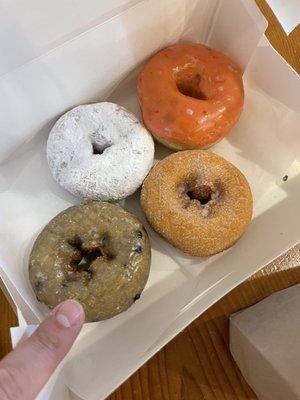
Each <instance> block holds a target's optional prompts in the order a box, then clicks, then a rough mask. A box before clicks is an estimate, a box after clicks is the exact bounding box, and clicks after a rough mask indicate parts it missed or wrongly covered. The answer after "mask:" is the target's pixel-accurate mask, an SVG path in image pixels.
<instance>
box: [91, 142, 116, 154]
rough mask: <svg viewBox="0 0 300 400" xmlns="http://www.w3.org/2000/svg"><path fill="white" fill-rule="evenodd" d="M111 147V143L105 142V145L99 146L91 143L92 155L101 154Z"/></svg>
mask: <svg viewBox="0 0 300 400" xmlns="http://www.w3.org/2000/svg"><path fill="white" fill-rule="evenodd" d="M111 146H112V143H110V142H107V143H105V144H101V145H100V144H99V143H92V147H93V154H103V153H104V151H105V150H106V149H108V148H109V147H111Z"/></svg>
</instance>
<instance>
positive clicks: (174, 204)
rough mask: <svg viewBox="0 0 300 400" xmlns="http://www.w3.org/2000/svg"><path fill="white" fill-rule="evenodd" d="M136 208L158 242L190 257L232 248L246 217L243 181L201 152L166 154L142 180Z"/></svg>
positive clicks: (248, 209) (248, 217)
mask: <svg viewBox="0 0 300 400" xmlns="http://www.w3.org/2000/svg"><path fill="white" fill-rule="evenodd" d="M141 205H142V208H143V210H144V212H145V214H146V217H147V219H148V221H149V223H150V225H151V226H152V228H153V229H154V230H155V231H157V232H158V233H159V234H160V235H161V236H162V237H164V238H165V239H166V240H167V241H168V242H170V243H171V244H172V245H174V246H175V247H178V248H179V249H181V250H183V251H184V252H186V253H189V254H191V255H193V256H200V257H204V256H209V255H212V254H215V253H218V252H220V251H223V250H225V249H227V248H229V247H230V246H232V245H233V244H234V243H235V242H236V241H237V240H238V239H239V238H240V237H241V236H242V235H243V233H244V232H245V230H246V229H247V227H248V225H249V222H250V220H251V216H252V194H251V190H250V187H249V184H248V182H247V180H246V178H245V177H244V175H243V174H242V173H241V172H240V171H239V170H238V169H237V168H236V167H235V166H233V165H232V164H231V163H229V162H228V161H226V160H225V159H224V158H222V157H220V156H218V155H216V154H212V153H210V152H207V151H202V150H189V151H183V152H178V153H174V154H171V155H170V156H168V157H166V158H165V159H163V160H162V161H160V162H159V163H158V164H156V165H155V167H153V169H152V170H151V172H150V174H149V175H148V177H147V178H146V180H145V182H144V184H143V188H142V193H141Z"/></svg>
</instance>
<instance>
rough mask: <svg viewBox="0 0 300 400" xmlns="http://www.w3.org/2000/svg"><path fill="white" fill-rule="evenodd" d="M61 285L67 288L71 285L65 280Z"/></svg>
mask: <svg viewBox="0 0 300 400" xmlns="http://www.w3.org/2000/svg"><path fill="white" fill-rule="evenodd" d="M61 287H63V288H67V287H69V285H68V284H67V283H65V282H63V283H62V284H61Z"/></svg>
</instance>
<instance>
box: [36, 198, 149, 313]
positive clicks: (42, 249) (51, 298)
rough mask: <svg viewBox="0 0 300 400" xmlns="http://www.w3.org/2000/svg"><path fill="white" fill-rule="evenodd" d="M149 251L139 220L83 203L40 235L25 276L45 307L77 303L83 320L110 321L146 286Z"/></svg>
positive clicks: (117, 208)
mask: <svg viewBox="0 0 300 400" xmlns="http://www.w3.org/2000/svg"><path fill="white" fill-rule="evenodd" d="M150 252H151V248H150V243H149V239H148V235H147V232H146V231H145V229H144V228H143V226H142V224H141V223H140V221H139V220H138V219H137V218H136V217H135V216H134V215H132V214H130V213H128V212H127V211H125V210H123V209H122V208H121V207H120V206H118V205H114V204H111V203H106V202H95V201H85V202H84V203H83V204H79V205H76V206H73V207H69V208H68V209H66V210H64V211H63V212H61V213H60V214H58V215H57V216H56V217H55V218H53V219H52V220H51V221H50V222H49V223H48V225H47V226H46V227H45V228H44V229H43V231H42V232H41V233H40V234H39V236H38V238H37V240H36V242H35V244H34V246H33V249H32V252H31V254H30V260H29V277H30V281H31V283H32V286H33V288H34V291H35V293H36V295H37V298H38V300H39V301H42V302H43V303H45V304H47V305H48V306H49V307H50V308H53V307H55V306H56V305H57V304H58V303H60V302H62V301H64V300H66V299H76V300H78V301H80V302H81V304H82V305H83V307H84V309H85V313H86V321H96V320H101V319H105V318H109V317H112V316H113V315H116V314H118V313H120V312H122V311H124V310H126V309H127V308H128V307H129V306H131V305H132V304H133V302H134V301H135V300H137V299H138V298H139V296H140V294H141V292H142V290H143V288H144V286H145V284H146V281H147V278H148V274H149V269H150V255H151V253H150Z"/></svg>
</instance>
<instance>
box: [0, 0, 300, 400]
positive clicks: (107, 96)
mask: <svg viewBox="0 0 300 400" xmlns="http://www.w3.org/2000/svg"><path fill="white" fill-rule="evenodd" d="M30 1H31V0H30ZM30 1H29V2H28V1H26V2H25V1H22V0H19V1H17V0H15V1H12V2H10V3H11V4H9V5H7V10H6V11H7V14H5V15H6V19H5V21H4V22H3V24H4V25H3V26H5V28H6V30H7V32H8V34H7V35H6V36H5V43H4V41H2V40H0V46H1V49H2V50H1V51H4V50H5V49H9V48H14V49H17V51H16V52H15V53H14V54H13V55H11V53H10V52H8V56H7V58H6V59H5V60H4V62H3V63H2V64H1V66H0V104H1V107H0V113H1V118H0V130H1V136H0V159H1V166H0V168H1V192H0V209H1V225H0V234H1V241H0V266H1V268H0V276H1V278H2V281H3V283H4V285H5V286H6V293H7V295H8V296H9V297H10V299H11V301H12V302H13V303H14V304H15V306H16V308H17V310H18V314H19V324H20V326H19V327H17V328H13V329H12V339H13V342H14V344H16V343H17V342H18V340H20V339H21V338H22V337H23V336H25V335H27V334H29V333H30V332H31V331H32V329H34V325H35V324H37V323H39V321H41V320H42V319H43V317H44V316H45V315H46V314H47V312H48V309H47V308H46V307H44V306H43V305H42V304H41V303H39V302H38V301H37V300H36V298H35V296H34V293H33V291H32V288H31V286H30V283H29V280H28V258H29V254H30V250H31V248H32V245H33V243H34V241H35V239H36V237H37V235H38V234H39V232H40V231H41V230H42V228H43V227H44V226H45V225H46V224H47V223H48V221H49V220H50V219H51V218H53V217H54V216H55V215H56V214H57V213H59V212H60V211H62V210H64V209H65V208H67V207H69V206H71V205H73V204H77V203H79V202H80V199H78V198H76V197H74V196H72V195H71V194H69V193H68V192H67V191H65V190H63V189H62V188H61V187H59V186H58V185H57V183H56V182H55V181H54V180H53V178H52V176H51V173H50V171H49V168H48V165H47V160H46V141H47V137H48V134H49V131H50V129H51V127H52V126H53V124H54V122H55V121H56V120H57V118H58V117H59V116H60V115H61V114H63V113H64V112H66V111H67V110H68V109H70V108H72V107H74V106H77V105H79V104H84V103H91V102H97V101H103V100H108V101H111V102H114V103H117V104H120V105H121V106H124V107H125V108H127V109H128V110H129V111H131V112H132V113H134V114H135V115H136V116H137V117H138V118H140V119H141V115H140V110H139V107H138V102H137V95H136V85H137V77H138V75H139V72H140V70H141V65H142V63H143V62H144V61H145V60H146V59H148V58H149V56H151V55H153V54H154V53H155V52H157V51H158V50H160V49H162V48H164V47H166V46H168V45H170V44H172V43H177V42H184V41H194V42H201V43H205V44H207V45H209V46H211V47H213V48H215V49H217V50H220V51H222V52H224V53H225V54H227V55H228V56H230V57H231V58H232V59H233V60H235V61H236V62H237V63H238V64H239V66H240V67H241V68H242V69H243V71H244V85H245V105H244V111H243V113H242V116H241V119H240V121H239V122H238V124H237V125H236V127H235V128H234V129H233V130H232V132H231V133H230V135H229V136H228V137H227V138H226V139H224V140H222V141H221V142H219V143H218V144H217V145H215V146H214V147H213V148H212V149H211V150H212V151H213V152H215V153H216V154H219V155H221V156H223V157H224V158H226V159H227V160H229V161H230V162H232V163H233V164H234V165H236V166H237V167H238V168H239V169H240V170H241V171H242V172H243V174H244V175H245V176H246V178H247V180H248V181H249V183H250V186H251V189H252V192H253V197H254V215H253V220H252V222H251V225H250V227H249V229H248V230H247V232H246V234H245V235H244V236H243V237H242V239H241V240H240V241H239V242H238V243H237V244H236V245H235V246H233V247H232V248H231V249H229V250H227V251H225V252H222V253H220V254H217V255H215V256H212V257H209V258H197V257H191V256H188V255H186V254H184V253H182V252H180V251H179V250H177V249H175V248H174V247H172V246H171V245H170V244H168V243H167V242H166V241H164V240H163V239H161V238H160V237H159V236H158V235H157V234H156V233H155V232H154V231H153V230H152V229H151V228H150V226H149V225H148V224H147V222H146V219H145V216H144V214H143V212H142V210H141V207H140V203H139V192H137V193H135V194H134V195H132V196H130V197H129V198H127V199H125V200H122V201H121V202H120V204H121V205H122V206H123V207H124V208H125V209H127V210H128V211H131V212H132V213H134V214H135V215H137V216H138V217H139V218H140V220H141V221H142V223H143V224H144V225H145V227H146V229H147V231H148V233H149V236H150V240H151V246H152V264H151V271H150V277H149V280H148V282H147V285H146V288H145V290H144V292H143V294H142V296H141V299H140V300H139V301H138V302H136V303H135V304H134V305H133V306H132V307H131V308H130V309H129V310H128V311H126V312H124V313H122V314H120V315H118V316H116V317H114V318H112V319H109V320H106V321H102V322H98V323H88V324H85V326H84V328H83V331H82V333H81V334H80V336H79V338H78V340H77V342H76V343H75V346H74V347H73V349H72V352H71V353H70V354H69V356H68V358H67V359H66V360H65V362H64V363H63V365H62V366H61V367H60V369H59V370H58V371H57V372H56V374H55V375H54V376H53V378H52V379H51V381H50V383H49V385H48V386H46V388H45V389H44V391H43V392H42V393H41V395H40V398H41V399H43V400H45V399H50V398H53V397H51V395H53V393H54V392H53V391H55V399H58V400H60V399H62V400H65V399H74V398H82V399H96V398H97V399H100V398H105V397H106V396H107V395H108V394H109V393H111V392H112V391H113V390H114V389H115V388H116V387H117V386H119V385H120V384H121V383H122V382H123V381H124V380H125V379H126V378H127V377H128V376H130V375H131V374H132V373H133V372H134V371H135V370H136V369H138V368H139V367H140V366H141V365H142V364H143V363H144V362H146V361H147V360H148V359H149V358H150V357H151V356H152V355H153V354H155V353H156V352H157V351H158V350H159V349H160V348H161V347H162V346H163V345H165V344H166V343H167V342H168V341H170V340H171V339H172V338H173V337H174V336H175V335H176V334H177V333H179V332H180V331H181V330H182V329H184V327H185V326H187V325H188V324H189V323H190V322H191V321H193V320H194V319H195V318H197V316H199V315H200V314H201V313H203V312H204V311H205V310H206V309H207V308H208V307H210V306H211V305H212V304H213V303H215V302H216V301H217V300H218V299H220V298H221V297H222V296H224V295H225V294H226V293H227V292H228V291H230V290H231V289H232V288H234V287H235V286H236V285H238V284H239V283H241V282H242V281H243V280H245V279H246V278H247V277H249V276H250V275H252V274H253V273H255V272H256V271H257V270H258V269H260V268H262V267H263V266H264V265H265V264H266V263H268V262H269V261H271V260H272V259H274V258H275V257H277V256H278V255H280V254H281V253H283V252H284V251H285V250H287V249H289V248H290V247H291V246H292V245H294V244H296V243H297V242H298V241H299V240H300V231H299V222H300V220H299V216H298V208H299V200H300V165H299V162H298V161H297V156H299V150H300V136H299V122H300V116H299V112H300V108H299V99H298V94H299V92H300V80H299V77H297V75H296V74H295V73H294V71H293V70H292V69H291V68H290V67H289V66H288V65H287V64H286V63H285V61H284V60H282V58H281V57H280V56H279V55H278V54H277V53H276V51H275V50H274V49H273V48H272V47H271V46H270V44H269V43H268V41H267V40H266V38H265V37H264V35H263V33H264V31H265V29H266V21H265V20H264V18H263V17H262V15H261V14H260V12H259V10H258V8H257V7H256V6H255V4H254V2H253V3H252V2H246V1H242V0H232V1H230V2H229V1H225V0H224V1H222V0H215V1H211V0H192V1H191V0H165V1H164V2H161V1H158V0H136V1H130V0H116V1H114V2H110V1H104V2H98V1H96V0H91V1H90V2H88V4H86V2H81V3H80V4H78V5H77V7H78V8H77V9H76V10H74V9H73V8H71V7H70V4H69V2H68V1H66V0H63V1H58V0H57V1H51V2H50V1H49V2H48V1H46V2H43V3H44V4H43V6H36V5H35V7H36V8H35V13H32V12H31V10H32V7H30V4H29V3H30ZM58 16H60V17H59V18H58ZM1 18H2V17H0V20H1ZM37 21H39V23H37ZM2 42H3V43H2ZM5 46H6V47H5ZM170 153H171V150H168V149H166V148H164V147H163V146H160V145H158V144H155V160H156V161H158V160H160V159H162V158H164V157H165V156H167V155H168V154H170ZM103 360H104V361H103ZM79 366H80V367H79ZM99 377H101V382H102V383H101V385H100V387H99ZM75 395H76V396H77V397H76V396H75Z"/></svg>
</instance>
